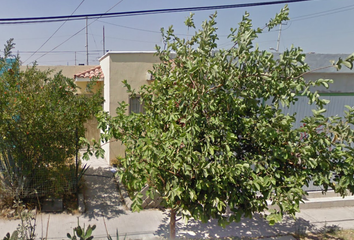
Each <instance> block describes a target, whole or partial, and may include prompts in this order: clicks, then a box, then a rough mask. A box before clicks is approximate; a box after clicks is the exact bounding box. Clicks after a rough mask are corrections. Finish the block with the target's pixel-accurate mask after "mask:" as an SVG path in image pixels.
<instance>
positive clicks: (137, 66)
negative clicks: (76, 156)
mask: <svg viewBox="0 0 354 240" xmlns="http://www.w3.org/2000/svg"><path fill="white" fill-rule="evenodd" d="M159 62H160V60H159V58H158V57H157V56H154V53H153V52H140V53H139V52H127V53H124V52H109V53H107V54H106V55H105V56H104V57H102V58H101V60H100V64H101V68H102V71H103V74H104V75H105V88H104V91H105V100H106V103H105V107H104V108H105V110H106V111H109V112H110V114H111V115H112V116H116V108H117V107H118V103H119V102H122V101H125V102H126V103H129V94H128V93H127V89H126V88H125V87H124V84H123V83H122V81H123V80H127V82H128V83H129V84H130V85H131V87H132V88H133V89H136V90H139V89H140V87H141V86H143V85H144V84H148V81H147V76H146V75H147V72H148V70H152V68H153V64H155V63H159ZM107 74H109V75H107ZM107 76H109V77H107ZM108 79H109V80H108ZM106 91H107V92H106ZM108 92H109V96H107V98H106V93H107V94H108ZM127 114H128V110H127ZM104 148H105V149H107V150H108V149H109V152H107V151H106V155H105V156H106V160H107V161H109V162H111V160H113V159H116V158H117V157H119V156H120V157H124V155H125V148H124V146H123V145H122V144H121V142H119V141H112V142H111V143H109V144H106V145H105V146H104Z"/></svg>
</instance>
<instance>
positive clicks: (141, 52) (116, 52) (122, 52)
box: [98, 51, 156, 61]
mask: <svg viewBox="0 0 354 240" xmlns="http://www.w3.org/2000/svg"><path fill="white" fill-rule="evenodd" d="M155 53H156V51H108V52H106V53H105V55H103V56H102V57H100V58H99V59H98V61H102V60H103V59H104V58H105V57H107V56H108V55H109V54H155Z"/></svg>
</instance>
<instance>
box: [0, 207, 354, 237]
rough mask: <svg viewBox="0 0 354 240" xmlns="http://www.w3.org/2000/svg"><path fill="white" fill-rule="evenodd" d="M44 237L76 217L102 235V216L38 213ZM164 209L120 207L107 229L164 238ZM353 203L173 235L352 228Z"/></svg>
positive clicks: (61, 231)
mask: <svg viewBox="0 0 354 240" xmlns="http://www.w3.org/2000/svg"><path fill="white" fill-rule="evenodd" d="M48 218H49V226H48V239H66V234H67V233H72V230H73V228H74V227H76V226H77V220H78V218H79V221H80V225H81V226H83V225H85V226H88V225H93V224H95V225H96V226H97V228H96V230H95V231H94V234H93V235H94V236H95V239H105V238H106V235H107V234H106V228H105V224H104V220H103V217H95V218H90V216H89V215H86V216H85V214H83V215H77V216H76V215H67V214H41V215H39V216H38V217H37V227H36V229H37V231H36V232H37V237H38V239H39V238H41V237H42V232H43V236H46V229H47V222H48ZM168 222H169V219H168V212H162V211H159V210H144V211H141V212H140V213H132V212H130V211H124V213H121V214H119V215H118V216H116V217H112V216H111V217H110V218H109V219H107V218H105V223H106V227H107V230H108V233H109V234H110V235H111V236H112V237H115V234H116V230H117V229H118V231H119V235H120V237H124V236H125V237H126V238H127V239H154V238H168V236H169V225H168ZM18 223H19V221H18V220H16V221H8V220H3V219H1V220H0V237H3V236H5V234H6V233H7V232H12V231H13V230H15V229H16V226H17V224H18ZM353 226H354V207H343V208H327V209H306V210H302V211H301V213H299V214H297V220H296V221H295V220H293V219H291V218H285V219H284V221H283V222H282V223H280V224H276V225H275V226H269V225H268V224H267V222H266V221H265V220H264V219H262V218H261V217H260V216H259V215H255V216H254V218H253V219H243V220H242V221H241V222H240V223H232V224H230V225H229V226H228V227H226V228H225V229H223V228H221V227H219V226H218V225H217V221H214V220H211V221H209V222H208V223H206V224H202V223H200V222H196V221H193V220H190V221H189V222H188V224H185V223H184V222H183V221H179V222H178V223H177V235H178V237H181V238H199V239H200V238H218V237H231V236H233V237H240V238H271V237H280V236H282V237H283V238H282V239H293V237H292V236H291V234H303V233H304V232H306V231H316V230H321V228H324V227H338V228H343V229H349V228H353Z"/></svg>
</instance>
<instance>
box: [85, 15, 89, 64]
mask: <svg viewBox="0 0 354 240" xmlns="http://www.w3.org/2000/svg"><path fill="white" fill-rule="evenodd" d="M87 22H88V19H87V17H86V65H89V54H88V24H87Z"/></svg>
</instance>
